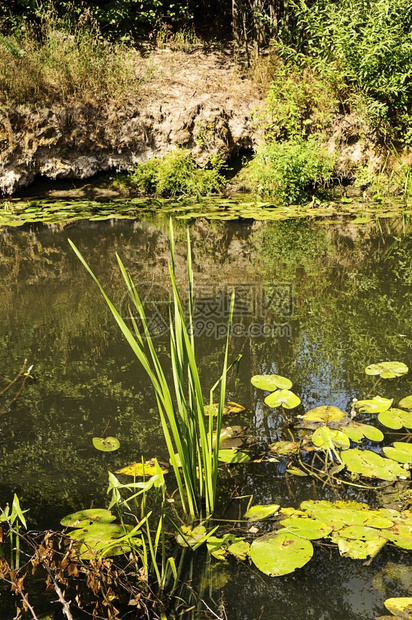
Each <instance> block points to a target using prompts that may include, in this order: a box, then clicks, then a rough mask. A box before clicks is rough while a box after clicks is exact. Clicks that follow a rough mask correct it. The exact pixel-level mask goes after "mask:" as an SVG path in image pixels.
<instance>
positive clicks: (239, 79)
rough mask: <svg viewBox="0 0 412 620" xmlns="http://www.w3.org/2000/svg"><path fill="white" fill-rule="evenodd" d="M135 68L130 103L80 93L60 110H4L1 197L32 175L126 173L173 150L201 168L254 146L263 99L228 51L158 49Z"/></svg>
mask: <svg viewBox="0 0 412 620" xmlns="http://www.w3.org/2000/svg"><path fill="white" fill-rule="evenodd" d="M134 62H135V75H136V80H137V81H139V82H140V86H139V89H138V91H137V95H136V94H134V95H133V97H131V96H130V94H129V96H128V95H127V93H124V94H123V95H122V96H119V97H117V98H116V97H113V98H109V97H108V98H107V100H104V101H100V102H97V101H96V100H94V99H93V98H92V97H87V93H85V96H84V97H82V98H80V100H79V98H77V99H75V98H72V99H68V101H67V102H66V103H64V104H62V103H58V104H56V103H55V104H50V105H41V104H39V103H37V104H30V103H25V104H21V105H17V106H14V107H11V106H8V107H7V106H3V107H2V108H1V109H0V192H2V193H3V194H13V193H14V192H15V191H16V190H17V189H18V188H20V187H24V186H27V185H29V184H30V183H31V182H32V181H33V180H34V178H35V177H36V175H43V176H45V177H48V178H50V179H58V178H59V179H62V178H87V177H91V176H93V175H94V174H96V173H97V172H100V171H104V170H110V169H116V170H125V169H128V168H130V167H131V166H132V165H133V164H135V163H137V162H139V161H145V160H147V159H148V158H150V157H152V156H159V155H163V154H165V153H166V152H168V151H169V150H170V149H172V148H174V147H175V146H176V145H179V146H182V147H185V148H189V149H191V150H192V152H193V155H194V156H195V158H196V160H197V162H198V163H199V164H202V165H204V164H205V163H207V161H208V159H209V157H210V156H211V155H215V154H219V155H221V156H222V157H223V158H224V159H227V158H228V157H230V156H231V155H232V154H235V153H237V152H239V151H240V150H241V149H251V148H254V147H255V146H256V144H257V142H258V139H259V136H258V133H257V131H256V128H255V127H254V126H253V123H252V122H251V112H252V110H253V109H254V108H256V106H258V105H259V104H260V102H261V98H262V95H261V93H260V92H259V89H258V87H257V86H256V85H255V84H254V83H253V82H252V81H251V80H250V79H248V78H247V77H246V76H245V75H244V74H242V71H241V70H240V69H239V68H238V67H237V66H236V63H235V61H234V58H233V56H232V55H231V54H230V52H223V51H222V52H216V51H215V52H213V53H204V52H203V51H195V52H192V53H184V52H176V51H174V52H173V51H170V50H157V51H153V52H151V53H150V54H149V55H148V56H147V57H145V58H143V57H136V59H135V61H134ZM134 92H136V91H134Z"/></svg>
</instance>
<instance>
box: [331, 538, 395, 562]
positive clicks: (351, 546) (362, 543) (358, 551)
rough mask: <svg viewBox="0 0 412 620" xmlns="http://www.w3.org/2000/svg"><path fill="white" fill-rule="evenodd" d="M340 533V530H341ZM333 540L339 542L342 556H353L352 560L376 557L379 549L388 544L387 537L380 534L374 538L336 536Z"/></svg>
mask: <svg viewBox="0 0 412 620" xmlns="http://www.w3.org/2000/svg"><path fill="white" fill-rule="evenodd" d="M339 534H340V532H339ZM332 540H333V542H337V544H338V549H339V553H340V555H341V556H342V557H345V558H346V557H347V558H352V560H366V558H369V557H370V558H374V557H375V556H376V555H377V554H378V553H379V551H380V550H381V549H382V547H384V546H385V545H386V538H382V537H380V536H378V537H376V538H374V539H373V540H357V539H354V540H350V539H347V538H341V537H340V536H334V537H333V538H332Z"/></svg>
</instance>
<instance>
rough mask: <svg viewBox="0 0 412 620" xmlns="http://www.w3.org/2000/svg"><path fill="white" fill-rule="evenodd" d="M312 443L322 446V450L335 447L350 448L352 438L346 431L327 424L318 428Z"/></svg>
mask: <svg viewBox="0 0 412 620" xmlns="http://www.w3.org/2000/svg"><path fill="white" fill-rule="evenodd" d="M312 443H313V445H315V446H316V447H318V448H322V450H334V449H335V447H336V448H340V449H342V450H348V448H350V439H349V437H348V436H347V435H345V433H342V432H341V431H338V430H334V429H331V428H328V427H327V426H321V427H320V428H317V429H316V431H315V432H314V433H313V435H312Z"/></svg>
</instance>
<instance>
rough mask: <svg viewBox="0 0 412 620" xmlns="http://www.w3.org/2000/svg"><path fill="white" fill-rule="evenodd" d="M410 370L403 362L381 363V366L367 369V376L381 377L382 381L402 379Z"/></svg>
mask: <svg viewBox="0 0 412 620" xmlns="http://www.w3.org/2000/svg"><path fill="white" fill-rule="evenodd" d="M408 370H409V369H408V367H407V365H406V364H403V363H402V362H379V364H370V366H367V368H365V372H366V374H367V375H380V376H381V377H382V379H394V378H395V377H402V375H406V373H407V372H408Z"/></svg>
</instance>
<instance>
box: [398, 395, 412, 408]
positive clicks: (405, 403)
mask: <svg viewBox="0 0 412 620" xmlns="http://www.w3.org/2000/svg"><path fill="white" fill-rule="evenodd" d="M398 407H403V409H412V394H411V395H410V396H405V398H402V400H400V401H399V404H398Z"/></svg>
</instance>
